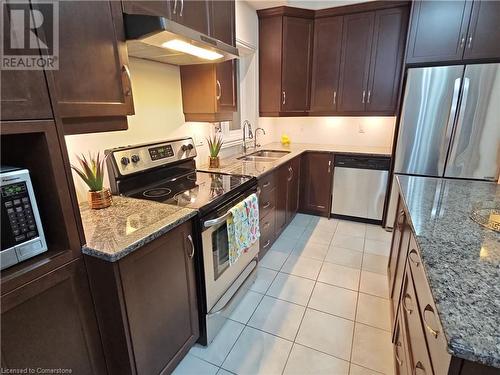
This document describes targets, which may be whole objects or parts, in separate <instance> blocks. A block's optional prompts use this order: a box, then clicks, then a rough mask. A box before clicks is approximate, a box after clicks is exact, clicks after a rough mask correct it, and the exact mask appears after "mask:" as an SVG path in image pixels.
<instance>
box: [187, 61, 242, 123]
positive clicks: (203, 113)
mask: <svg viewBox="0 0 500 375" xmlns="http://www.w3.org/2000/svg"><path fill="white" fill-rule="evenodd" d="M236 69H237V62H236V61H235V60H229V61H225V62H222V63H219V64H198V65H183V66H181V67H180V72H181V90H182V107H183V111H184V117H185V119H186V121H208V122H214V121H230V120H232V119H233V113H234V112H235V111H236V110H237V78H236V77H237V73H236Z"/></svg>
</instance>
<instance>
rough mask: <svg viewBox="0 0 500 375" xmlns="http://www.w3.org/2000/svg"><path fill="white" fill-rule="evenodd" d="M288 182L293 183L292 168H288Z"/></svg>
mask: <svg viewBox="0 0 500 375" xmlns="http://www.w3.org/2000/svg"><path fill="white" fill-rule="evenodd" d="M288 173H289V175H288V181H292V178H293V169H292V167H288Z"/></svg>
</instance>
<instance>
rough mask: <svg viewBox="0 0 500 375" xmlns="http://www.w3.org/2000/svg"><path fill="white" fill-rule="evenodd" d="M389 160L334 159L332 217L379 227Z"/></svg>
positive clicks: (336, 157) (358, 157)
mask: <svg viewBox="0 0 500 375" xmlns="http://www.w3.org/2000/svg"><path fill="white" fill-rule="evenodd" d="M389 165H390V158H386V157H372V156H346V155H336V156H335V162H334V166H335V169H334V172H333V193H332V216H333V217H339V218H344V219H351V220H358V221H359V220H361V221H367V222H377V223H380V222H381V220H382V215H383V212H384V202H385V195H386V191H387V181H388V176H389Z"/></svg>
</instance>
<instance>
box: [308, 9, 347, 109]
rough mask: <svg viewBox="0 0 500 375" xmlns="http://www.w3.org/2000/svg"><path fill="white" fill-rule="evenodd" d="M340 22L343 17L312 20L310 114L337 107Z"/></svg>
mask: <svg viewBox="0 0 500 375" xmlns="http://www.w3.org/2000/svg"><path fill="white" fill-rule="evenodd" d="M342 23H343V17H328V18H318V19H316V20H315V21H314V47H313V68H312V83H311V111H310V113H311V114H314V113H315V112H335V111H336V110H337V101H338V85H339V73H340V56H341V48H342Z"/></svg>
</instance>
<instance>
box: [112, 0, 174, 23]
mask: <svg viewBox="0 0 500 375" xmlns="http://www.w3.org/2000/svg"><path fill="white" fill-rule="evenodd" d="M174 4H175V0H122V9H123V13H127V14H143V15H148V16H154V15H157V16H162V17H165V18H168V19H171V18H172V16H173V15H172V10H173V7H174Z"/></svg>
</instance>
